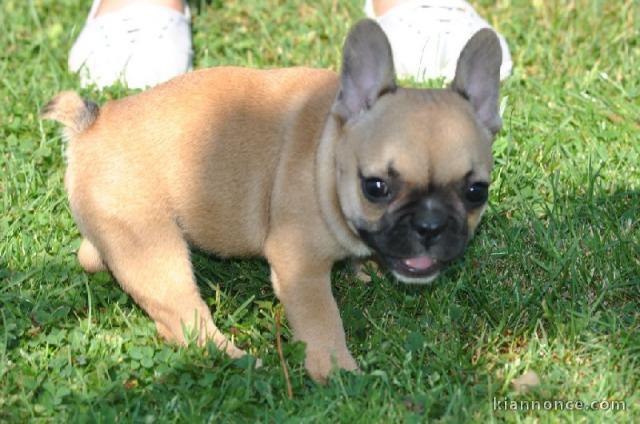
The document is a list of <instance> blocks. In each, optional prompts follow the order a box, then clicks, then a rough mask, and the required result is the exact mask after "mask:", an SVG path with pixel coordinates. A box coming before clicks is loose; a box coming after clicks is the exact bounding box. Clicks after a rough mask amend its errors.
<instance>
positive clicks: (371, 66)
mask: <svg viewBox="0 0 640 424" xmlns="http://www.w3.org/2000/svg"><path fill="white" fill-rule="evenodd" d="M395 89H396V75H395V70H394V67H393V56H392V55H391V46H390V45H389V40H387V36H386V35H385V34H384V32H383V31H382V28H380V26H379V25H378V24H377V23H376V22H375V21H373V20H371V19H363V20H361V21H360V22H358V23H357V24H356V25H355V26H354V27H353V28H352V29H351V31H350V32H349V35H348V36H347V40H346V41H345V43H344V49H343V53H342V73H341V75H340V90H339V91H338V97H337V99H336V101H335V103H334V105H333V109H332V111H333V113H334V114H336V115H337V116H339V117H340V118H341V119H342V121H343V122H347V121H348V120H350V119H352V118H354V117H356V116H358V115H359V114H361V113H362V112H364V111H366V110H368V109H370V108H371V107H372V106H373V104H374V103H375V102H376V100H378V98H380V96H382V95H384V94H385V93H388V92H392V91H395Z"/></svg>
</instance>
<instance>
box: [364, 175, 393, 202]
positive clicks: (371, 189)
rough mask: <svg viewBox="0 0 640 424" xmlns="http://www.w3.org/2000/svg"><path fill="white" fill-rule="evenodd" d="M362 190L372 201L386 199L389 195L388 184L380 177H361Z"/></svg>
mask: <svg viewBox="0 0 640 424" xmlns="http://www.w3.org/2000/svg"><path fill="white" fill-rule="evenodd" d="M362 192H363V193H364V195H365V196H366V198H367V199H369V200H370V201H372V202H379V201H382V200H386V199H387V198H388V197H389V194H390V193H389V185H388V184H387V182H386V181H384V180H382V179H380V178H375V177H372V178H363V179H362Z"/></svg>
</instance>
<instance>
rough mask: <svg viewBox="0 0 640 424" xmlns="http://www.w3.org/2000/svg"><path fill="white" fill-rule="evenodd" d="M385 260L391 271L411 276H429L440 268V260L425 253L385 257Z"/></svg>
mask: <svg viewBox="0 0 640 424" xmlns="http://www.w3.org/2000/svg"><path fill="white" fill-rule="evenodd" d="M387 261H388V262H389V264H390V265H391V268H392V270H393V271H395V272H397V273H398V274H400V275H403V276H406V277H411V278H425V277H431V276H433V275H436V274H437V273H438V271H440V268H441V263H440V262H438V261H437V260H435V259H433V258H432V257H430V256H426V255H424V256H415V257H412V258H387Z"/></svg>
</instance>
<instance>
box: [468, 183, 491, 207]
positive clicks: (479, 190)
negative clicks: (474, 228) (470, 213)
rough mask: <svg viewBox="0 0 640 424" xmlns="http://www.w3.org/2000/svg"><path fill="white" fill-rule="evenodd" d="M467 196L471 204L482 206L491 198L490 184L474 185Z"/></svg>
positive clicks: (470, 187)
mask: <svg viewBox="0 0 640 424" xmlns="http://www.w3.org/2000/svg"><path fill="white" fill-rule="evenodd" d="M465 196H466V198H467V200H468V201H469V202H471V203H474V204H477V205H480V204H482V203H484V202H486V201H487V197H488V196H489V184H487V183H474V184H472V185H471V186H469V188H468V189H467V192H466V193H465Z"/></svg>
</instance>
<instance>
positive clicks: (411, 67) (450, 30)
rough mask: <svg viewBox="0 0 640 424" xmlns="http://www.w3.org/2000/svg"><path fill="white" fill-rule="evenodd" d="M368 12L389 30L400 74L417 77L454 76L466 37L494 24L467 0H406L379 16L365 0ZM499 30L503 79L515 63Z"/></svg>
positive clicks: (399, 75)
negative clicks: (484, 17)
mask: <svg viewBox="0 0 640 424" xmlns="http://www.w3.org/2000/svg"><path fill="white" fill-rule="evenodd" d="M365 13H366V14H367V16H369V17H370V18H372V19H375V20H376V21H378V23H379V24H380V26H381V27H382V29H383V30H384V32H385V33H386V34H387V37H388V38H389V43H390V44H391V50H392V51H393V61H394V64H395V67H396V72H397V74H398V77H400V78H413V79H415V80H416V81H425V80H429V79H433V78H440V77H443V78H444V79H445V80H447V81H451V80H453V77H454V76H455V72H456V64H457V62H458V57H459V56H460V52H461V51H462V49H463V47H464V46H465V44H466V43H467V41H469V39H470V38H471V37H472V36H473V34H475V33H476V32H477V31H479V30H480V29H482V28H491V25H489V24H488V23H487V21H485V20H484V19H482V17H481V16H480V15H478V13H476V11H475V10H474V9H473V7H471V5H470V4H469V3H467V2H466V1H464V0H407V1H404V2H401V3H400V4H398V5H397V6H394V7H392V8H391V9H389V11H387V12H386V13H385V14H384V15H382V16H379V17H375V16H374V15H375V14H374V12H373V5H372V1H371V0H366V2H365ZM491 29H493V28H491ZM496 34H497V35H498V38H499V39H500V46H501V47H502V66H501V67H500V79H505V78H507V77H508V76H509V75H510V74H511V68H512V67H513V63H512V61H511V53H510V52H509V46H508V45H507V41H506V40H505V38H504V37H503V36H502V35H501V34H498V33H497V32H496Z"/></svg>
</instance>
